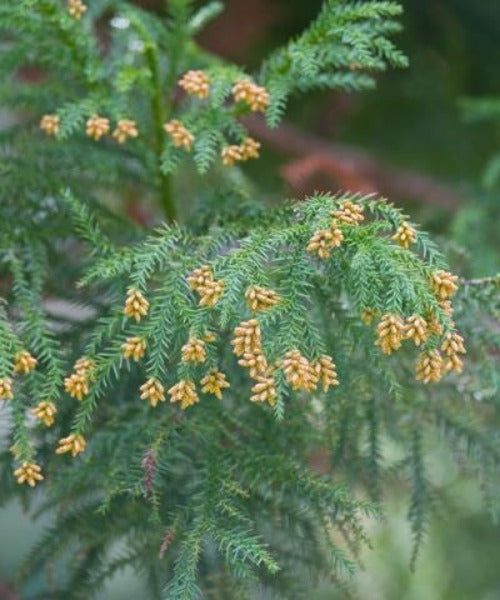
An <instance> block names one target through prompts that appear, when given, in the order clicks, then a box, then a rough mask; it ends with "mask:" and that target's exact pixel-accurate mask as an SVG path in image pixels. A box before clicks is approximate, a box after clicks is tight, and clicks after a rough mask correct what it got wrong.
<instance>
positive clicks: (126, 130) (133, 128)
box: [113, 119, 139, 144]
mask: <svg viewBox="0 0 500 600" xmlns="http://www.w3.org/2000/svg"><path fill="white" fill-rule="evenodd" d="M138 135H139V131H138V129H137V124H136V122H135V121H132V120H131V119H120V120H119V121H118V123H117V125H116V128H115V130H114V131H113V138H114V139H115V140H116V141H117V142H118V143H119V144H124V143H125V142H126V141H127V140H128V139H129V138H136V137H137V136H138Z"/></svg>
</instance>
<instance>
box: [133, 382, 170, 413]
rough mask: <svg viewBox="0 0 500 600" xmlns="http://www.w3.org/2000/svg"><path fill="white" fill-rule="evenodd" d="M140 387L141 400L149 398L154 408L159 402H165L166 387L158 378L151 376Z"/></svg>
mask: <svg viewBox="0 0 500 600" xmlns="http://www.w3.org/2000/svg"><path fill="white" fill-rule="evenodd" d="M139 389H140V392H141V400H149V403H150V404H151V406H152V407H153V408H154V407H155V406H156V405H157V404H158V402H165V388H164V387H163V385H162V384H161V383H160V382H159V381H158V379H155V378H154V377H150V378H149V379H148V380H147V381H146V383H143V384H142V385H141V387H140V388H139Z"/></svg>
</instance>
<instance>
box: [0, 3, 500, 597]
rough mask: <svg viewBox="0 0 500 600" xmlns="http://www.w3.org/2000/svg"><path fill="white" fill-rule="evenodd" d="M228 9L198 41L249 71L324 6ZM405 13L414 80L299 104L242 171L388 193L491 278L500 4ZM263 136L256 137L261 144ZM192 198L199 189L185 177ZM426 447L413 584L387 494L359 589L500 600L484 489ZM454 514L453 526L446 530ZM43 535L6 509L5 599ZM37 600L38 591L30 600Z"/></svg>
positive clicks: (390, 76) (127, 586)
mask: <svg viewBox="0 0 500 600" xmlns="http://www.w3.org/2000/svg"><path fill="white" fill-rule="evenodd" d="M137 3H138V4H141V5H142V6H143V7H146V8H149V9H151V10H162V8H161V7H162V6H163V2H162V0H159V1H155V0H143V1H141V2H137ZM225 4H226V10H225V12H224V13H223V14H222V15H221V16H220V17H219V18H218V19H217V20H216V21H215V22H214V23H213V24H211V25H210V26H209V27H208V28H207V29H206V30H205V31H204V32H203V34H202V35H201V37H200V42H201V44H202V45H204V46H205V47H206V48H208V49H210V50H212V51H213V52H216V53H219V54H222V55H224V56H226V57H228V58H231V59H232V60H235V61H237V62H239V63H241V64H244V65H246V66H248V67H250V68H251V67H252V66H254V65H257V64H258V63H259V61H260V60H261V58H262V57H264V56H265V55H266V54H267V53H268V52H269V50H270V49H272V48H274V47H275V46H277V45H279V44H281V43H283V42H284V41H286V40H287V39H288V38H289V37H290V36H293V35H294V34H295V33H298V32H299V31H301V30H302V29H303V28H304V26H305V25H306V24H307V23H308V22H309V20H311V19H312V18H313V17H314V15H315V14H316V13H317V11H318V10H319V7H320V4H321V2H320V0H308V1H307V2H304V0H227V2H226V3H225ZM403 4H404V8H405V15H404V19H403V22H404V32H403V33H402V34H401V35H400V36H399V39H398V44H399V46H400V47H401V48H402V49H403V50H404V51H405V52H406V54H407V55H408V56H409V58H410V61H411V64H410V67H409V69H407V70H396V71H391V72H388V73H387V74H384V75H383V76H382V77H380V80H379V85H378V87H377V89H376V90H374V91H372V92H369V93H365V94H356V95H353V96H350V95H347V94H343V93H326V94H315V95H311V96H309V97H307V99H304V98H303V97H301V98H300V99H298V100H296V101H295V102H293V103H292V106H291V110H290V111H289V114H288V121H287V123H285V124H284V126H283V127H281V128H280V129H278V130H275V131H273V132H268V133H267V134H266V139H264V140H263V141H264V144H263V146H264V152H263V158H262V159H261V160H260V161H255V162H254V164H251V165H249V166H248V167H245V168H246V169H248V173H249V175H251V177H252V178H253V179H254V180H255V181H256V183H257V185H258V186H259V188H260V189H262V190H265V192H264V193H265V194H266V195H267V197H268V199H269V202H273V201H278V200H279V199H282V198H283V196H284V195H286V196H299V197H300V196H302V195H305V194H306V193H310V192H312V191H315V190H321V191H322V190H331V191H336V190H338V189H346V188H348V189H359V190H362V191H371V190H373V191H378V192H381V193H387V194H388V195H389V193H390V197H391V200H392V201H394V202H395V203H396V204H398V205H403V206H405V207H406V208H407V210H408V211H409V212H410V214H411V215H412V218H414V219H415V220H416V221H419V222H420V223H422V226H423V228H425V229H428V230H429V231H431V232H432V233H433V234H434V235H435V236H436V237H438V238H439V239H440V242H441V243H442V244H444V247H445V249H447V252H448V258H449V260H450V263H451V264H452V266H454V267H458V266H459V267H460V268H459V270H460V272H461V274H462V275H463V276H465V277H469V276H470V277H481V276H485V275H491V274H494V273H495V272H498V271H499V265H500V245H499V242H498V220H499V217H500V209H499V207H500V182H499V181H498V180H497V181H496V183H495V181H494V180H493V181H492V180H491V178H489V179H488V178H486V182H485V177H484V173H485V169H486V168H487V165H488V162H489V161H490V160H491V159H492V157H494V156H495V155H497V154H498V152H499V151H500V100H497V103H496V106H497V109H496V110H497V116H498V118H497V119H496V120H495V119H494V118H491V119H490V118H474V114H475V113H474V106H475V104H474V99H481V98H483V99H484V98H490V97H491V98H495V97H497V98H499V99H500V70H499V68H498V66H499V65H500V2H499V1H498V0H475V1H471V0H405V2H404V3H403ZM465 99H467V100H466V101H465ZM471 107H472V108H471ZM491 112H492V114H494V112H495V111H491ZM475 116H476V117H477V111H476V114H475ZM259 126H260V125H259V123H254V124H252V128H254V131H255V133H256V137H259V135H258V134H259ZM485 183H486V184H487V185H485ZM182 185H186V186H189V185H190V183H189V178H188V177H186V181H185V182H183V183H182ZM259 193H260V192H259ZM144 210H145V211H147V210H148V208H147V206H145V207H144ZM0 436H1V432H0ZM426 443H427V444H428V445H429V448H431V452H430V454H429V457H430V458H429V465H428V467H429V468H430V469H431V472H432V474H433V477H434V480H435V482H436V483H437V484H438V486H439V490H440V495H439V498H438V502H437V511H436V516H435V517H434V519H433V520H432V521H431V523H430V524H429V528H428V538H427V542H426V544H425V545H424V547H423V549H422V551H421V554H420V556H419V559H418V562H417V568H416V572H415V573H412V572H411V571H410V568H409V561H410V555H411V532H410V528H409V525H408V522H407V521H406V520H405V517H406V515H405V510H406V508H405V501H404V500H401V501H400V498H401V494H400V490H398V489H397V487H396V486H394V487H391V488H390V489H386V490H384V493H385V496H386V500H387V501H388V506H389V507H390V509H389V510H388V512H387V515H386V520H383V521H381V522H377V523H373V524H371V525H370V529H371V532H372V541H373V545H374V547H375V548H376V551H374V552H369V551H368V552H366V553H365V556H364V569H363V570H362V571H361V572H360V573H359V574H358V575H357V576H356V578H355V579H356V581H355V584H354V586H353V587H354V588H356V590H357V592H356V593H357V595H359V597H360V598H362V599H363V600H365V599H366V600H379V599H380V600H494V599H496V598H500V576H499V574H498V564H499V562H500V549H499V545H498V539H499V534H500V528H499V526H498V525H497V524H496V523H495V521H494V520H492V516H491V514H489V512H488V510H487V507H485V506H484V503H483V501H482V494H481V490H480V488H479V486H478V485H477V484H476V483H473V482H472V480H471V481H467V480H464V479H463V478H462V477H459V476H458V473H457V471H456V468H455V467H454V466H453V461H452V460H451V459H450V457H449V456H448V455H447V452H446V450H444V449H443V447H442V446H441V445H440V443H439V441H438V440H431V439H428V440H426ZM394 452H395V450H394V449H392V448H386V449H385V453H386V455H387V460H389V461H393V460H395V459H397V457H395V456H394ZM446 507H453V510H450V509H447V508H446ZM444 514H453V515H455V518H454V520H453V521H447V520H446V519H444V518H443V517H442V515H444ZM43 525H44V524H43V523H42V522H38V523H37V524H36V527H35V526H34V525H33V524H32V523H31V522H28V521H27V520H26V519H25V518H24V517H23V514H22V510H21V508H20V507H15V506H13V505H8V506H7V507H5V508H3V509H2V510H0V598H1V599H2V600H9V599H10V600H13V599H14V598H18V596H17V595H16V594H15V593H14V592H13V591H12V589H11V586H10V585H9V583H8V582H9V580H10V579H11V576H12V573H14V571H15V570H16V568H17V566H18V564H19V562H20V560H21V558H22V556H23V554H24V552H25V551H26V549H27V548H28V547H29V546H30V544H31V543H32V542H33V540H34V539H35V537H36V535H37V533H39V531H40V530H41V529H42V527H43ZM7 540H8V543H7ZM54 576H57V574H54ZM32 587H33V588H36V582H32ZM141 590H142V588H141V582H140V581H139V580H137V579H136V578H135V576H133V575H132V574H131V573H128V572H124V573H121V574H120V575H119V576H118V577H117V578H115V579H114V580H113V581H112V582H111V583H110V585H109V586H108V588H107V589H106V591H105V592H104V593H103V595H102V598H105V599H106V600H113V599H114V598H117V599H118V598H120V600H128V599H130V600H132V599H134V600H136V599H138V598H142V597H143V596H142V591H141ZM30 592H33V593H36V589H32V590H31V591H30V590H28V591H27V592H26V593H27V594H29V593H30ZM26 597H29V595H27V596H26ZM337 597H340V596H338V595H337V592H336V591H335V590H334V588H332V587H331V585H330V584H329V583H328V582H324V583H323V584H322V585H320V586H319V587H317V586H314V589H313V588H312V589H311V594H310V598H311V599H312V600H313V599H314V598H317V599H318V600H322V599H324V600H326V599H334V598H337ZM262 598H264V596H262ZM47 600H50V599H47Z"/></svg>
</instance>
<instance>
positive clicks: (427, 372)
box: [415, 350, 443, 383]
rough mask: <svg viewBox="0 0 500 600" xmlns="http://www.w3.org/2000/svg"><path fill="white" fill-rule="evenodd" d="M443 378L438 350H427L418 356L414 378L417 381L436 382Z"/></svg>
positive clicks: (441, 359)
mask: <svg viewBox="0 0 500 600" xmlns="http://www.w3.org/2000/svg"><path fill="white" fill-rule="evenodd" d="M442 376H443V358H442V357H441V354H440V353H439V350H428V351H427V352H422V353H421V354H419V356H418V360H417V368H416V376H415V378H416V379H417V381H423V382H424V383H429V382H434V383H436V382H438V381H439V380H440V379H441V377H442Z"/></svg>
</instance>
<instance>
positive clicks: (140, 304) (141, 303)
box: [123, 288, 149, 321]
mask: <svg viewBox="0 0 500 600" xmlns="http://www.w3.org/2000/svg"><path fill="white" fill-rule="evenodd" d="M148 310H149V302H148V301H147V300H146V298H145V297H144V296H143V295H142V293H141V292H140V291H139V290H136V289H134V288H130V289H129V290H128V292H127V298H126V300H125V306H124V307H123V314H124V315H125V316H127V317H130V318H134V319H135V320H136V321H140V320H141V318H142V317H145V316H146V315H147V314H148Z"/></svg>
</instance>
